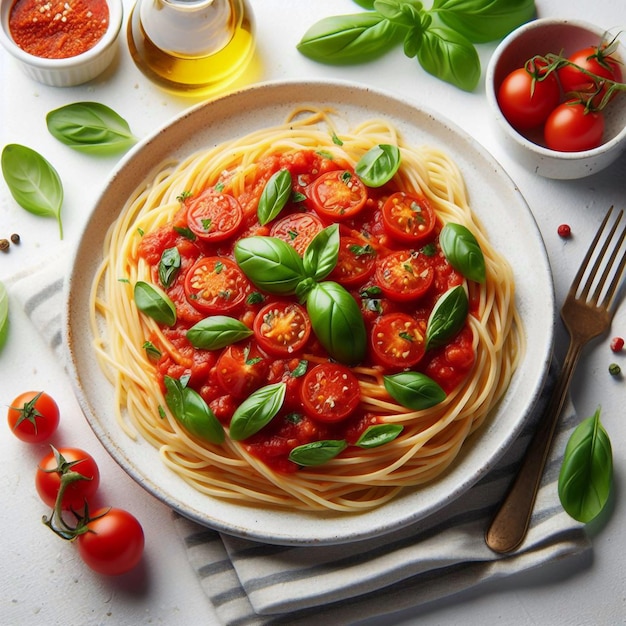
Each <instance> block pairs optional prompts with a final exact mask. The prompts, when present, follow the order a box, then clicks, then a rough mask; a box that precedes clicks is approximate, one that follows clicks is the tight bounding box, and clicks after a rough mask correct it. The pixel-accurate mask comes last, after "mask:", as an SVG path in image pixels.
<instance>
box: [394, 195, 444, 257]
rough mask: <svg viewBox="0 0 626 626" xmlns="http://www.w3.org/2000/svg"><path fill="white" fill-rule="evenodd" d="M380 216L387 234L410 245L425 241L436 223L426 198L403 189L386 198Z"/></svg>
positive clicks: (433, 212)
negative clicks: (405, 191)
mask: <svg viewBox="0 0 626 626" xmlns="http://www.w3.org/2000/svg"><path fill="white" fill-rule="evenodd" d="M382 217H383V224H384V226H385V230H386V231H387V234H388V235H390V236H391V237H393V238H394V239H396V240H399V241H402V242H404V243H408V244H412V245H417V244H421V243H423V242H425V241H426V240H427V239H428V238H429V237H430V236H431V235H432V233H433V230H434V228H435V225H436V223H437V217H436V216H435V211H434V210H433V208H432V206H431V204H430V202H429V201H428V200H427V199H426V198H424V197H423V196H418V195H415V194H408V193H404V192H403V191H399V192H397V193H394V194H392V195H391V196H389V198H387V200H386V201H385V204H384V205H383V210H382Z"/></svg>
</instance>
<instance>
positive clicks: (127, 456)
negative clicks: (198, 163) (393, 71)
mask: <svg viewBox="0 0 626 626" xmlns="http://www.w3.org/2000/svg"><path fill="white" fill-rule="evenodd" d="M303 103H309V104H314V105H326V106H328V105H331V106H332V107H334V108H335V109H336V111H337V112H338V113H339V114H340V116H341V117H342V118H345V120H346V121H347V123H348V125H349V126H352V125H354V124H356V123H358V122H360V121H362V120H365V119H371V118H372V117H375V116H383V117H385V118H387V119H390V120H391V121H392V122H393V123H394V124H395V125H396V126H397V127H398V128H399V129H400V131H401V133H402V135H403V137H404V139H405V140H406V141H407V142H408V143H411V144H414V145H420V144H429V145H434V146H439V147H441V148H442V149H444V150H445V151H447V152H448V154H450V155H451V156H452V157H453V158H454V159H455V160H456V162H457V164H458V165H459V167H460V169H461V172H462V173H463V176H464V178H465V182H466V184H467V188H468V191H469V197H470V202H471V205H472V207H473V210H474V211H475V213H476V214H477V215H478V216H479V217H480V219H481V220H482V222H483V224H484V226H485V228H486V229H487V232H488V235H489V237H490V239H491V241H492V242H493V243H494V244H495V246H496V247H497V248H499V249H500V250H501V251H502V252H503V253H504V255H505V256H506V258H508V260H509V262H510V263H511V264H512V266H513V268H514V272H515V279H516V283H517V296H516V297H517V306H518V307H519V310H520V312H521V317H522V319H523V323H524V332H525V334H526V338H527V342H528V349H527V353H526V355H525V357H524V360H523V361H522V363H521V364H520V366H519V368H518V370H517V372H516V373H515V376H514V377H513V380H512V382H511V385H510V388H509V390H508V392H507V394H506V396H505V397H504V399H503V401H502V403H501V406H500V408H499V410H498V412H497V414H496V415H495V416H494V418H493V419H491V420H489V421H488V422H487V423H485V424H484V426H483V427H482V429H481V430H480V431H479V432H478V433H476V435H475V436H473V437H472V438H471V439H470V440H468V441H467V443H466V445H465V446H464V448H463V450H462V452H461V454H460V456H459V457H458V459H457V460H456V461H455V463H454V464H453V467H452V468H450V469H449V471H447V472H446V473H445V474H444V475H443V476H442V477H441V478H440V479H438V480H436V481H435V482H433V483H432V484H430V485H427V486H424V487H420V488H416V489H415V490H412V491H407V492H406V493H404V495H401V496H400V497H398V498H396V499H395V500H393V501H392V502H391V503H389V504H386V505H384V506H383V507H381V508H379V509H377V510H374V511H369V512H366V513H360V514H358V515H353V514H350V515H348V514H336V513H319V514H316V513H306V512H301V511H290V512H276V511H271V510H264V509H262V508H251V507H250V508H248V507H243V506H240V505H236V504H232V503H228V502H224V501H221V500H217V499H213V498H211V497H208V496H206V495H202V494H200V493H198V492H197V491H196V490H194V489H193V488H192V487H191V486H189V485H188V484H187V483H185V482H184V481H183V480H182V479H180V478H179V477H178V476H177V475H176V474H174V473H173V472H172V471H171V470H169V469H167V468H166V467H165V465H163V463H162V462H161V461H160V459H159V456H158V452H157V450H156V449H154V448H153V447H151V446H150V445H149V444H148V443H147V442H145V441H144V440H142V439H138V440H137V441H133V440H131V439H130V438H129V437H128V436H127V435H125V434H124V433H123V432H122V431H121V430H120V429H119V427H118V426H117V424H116V423H115V418H114V411H113V406H114V399H113V390H112V387H111V385H110V384H109V383H108V382H107V380H106V379H105V377H104V376H103V374H102V373H101V371H100V368H99V366H98V364H97V362H96V358H95V355H94V351H93V349H92V345H91V341H92V338H91V336H90V335H91V333H90V330H89V307H88V299H89V290H90V285H91V282H92V279H93V276H94V273H95V270H96V267H97V265H98V263H99V262H100V260H101V256H100V255H101V250H102V243H103V238H104V236H105V232H106V230H107V228H108V227H109V225H110V224H111V223H112V222H113V221H114V220H115V219H116V217H117V216H118V212H119V210H121V208H122V207H123V205H124V203H125V202H126V200H127V198H128V197H129V196H131V195H132V193H133V191H134V190H135V189H136V188H137V187H138V185H140V183H141V181H143V180H146V179H147V178H148V177H149V175H150V174H151V172H153V171H154V170H155V168H157V167H158V166H159V165H160V164H162V163H163V162H164V161H166V160H168V161H169V160H171V159H172V158H176V159H178V158H182V157H186V156H188V155H189V154H190V153H191V152H194V151H196V150H198V149H200V148H203V147H207V146H213V145H215V144H218V143H221V142H223V141H226V140H230V139H233V138H236V137H238V136H241V135H243V134H245V133H248V132H252V131H254V130H257V129H259V128H264V127H267V126H271V125H274V124H277V123H281V122H283V121H284V120H285V118H286V117H287V115H288V113H289V112H290V111H291V110H292V109H293V108H294V107H295V106H297V105H300V104H303ZM67 296H68V297H67V309H66V319H65V324H64V332H65V338H66V342H65V343H66V345H67V346H68V351H69V355H68V356H69V363H70V369H71V372H72V377H73V380H74V384H75V385H74V386H75V390H76V394H77V396H78V401H79V403H80V405H81V408H82V410H83V411H84V413H85V416H86V418H87V420H88V421H89V423H90V425H91V427H92V428H93V430H94V432H95V434H96V435H97V436H98V438H99V439H100V441H101V442H102V444H103V445H104V447H105V448H106V449H107V450H108V451H109V453H110V454H111V455H112V456H113V457H114V458H115V460H116V461H117V462H118V463H119V464H120V465H121V466H122V467H123V468H124V469H125V470H126V471H127V472H128V473H129V474H130V475H131V476H132V477H133V478H134V479H135V480H136V481H137V482H138V483H139V484H140V485H141V486H142V487H144V488H145V489H147V490H148V491H149V492H150V493H152V494H153V495H154V496H156V497H157V498H159V499H160V500H162V501H163V502H165V503H166V504H168V505H169V506H171V507H172V508H173V509H175V510H176V511H178V512H180V513H181V514H182V515H184V516H186V517H188V518H190V519H193V520H195V521H197V522H200V523H202V524H205V525H207V526H210V527H212V528H215V529H217V530H220V531H223V532H226V533H230V534H233V535H237V536H241V537H247V538H251V539H256V540H259V541H266V542H272V543H280V544H292V545H306V544H316V545H320V544H330V543H342V542H349V541H356V540H359V539H364V538H367V537H372V536H374V535H380V534H383V533H387V532H390V531H392V530H395V529H398V528H400V527H403V526H406V525H408V524H411V523H413V522H416V521H418V520H420V519H422V518H424V517H425V516H427V515H429V514H431V513H433V512H435V511H437V510H438V509H439V508H441V507H442V506H443V505H444V504H446V503H448V502H450V501H451V500H452V499H454V498H456V497H458V496H459V495H460V494H462V493H463V492H465V491H466V490H467V489H469V488H470V487H471V486H472V485H473V484H474V483H475V482H476V481H477V480H478V479H479V478H481V477H482V476H483V475H484V474H485V473H486V472H487V471H489V469H490V468H491V467H492V466H493V465H494V463H495V462H496V461H497V460H498V459H499V458H500V457H501V456H502V455H503V454H504V452H505V451H506V450H507V448H508V447H509V445H510V444H511V443H512V442H513V440H514V439H515V437H516V436H517V435H518V433H519V431H520V429H521V428H522V426H523V425H524V422H525V421H526V418H527V417H528V415H529V413H530V411H531V409H532V407H533V405H534V404H535V401H536V400H537V397H538V395H539V394H540V392H541V389H542V387H543V384H544V380H545V377H546V374H547V369H548V365H549V361H550V356H551V350H552V341H553V334H554V319H555V314H554V311H555V308H554V294H553V286H552V280H551V274H550V269H549V265H548V260H547V255H546V252H545V248H544V246H543V241H542V239H541V237H540V234H539V231H538V229H537V225H536V223H535V221H534V218H533V216H532V214H531V213H530V210H529V208H528V206H527V205H526V203H525V201H524V199H523V198H522V196H521V195H520V193H519V191H518V190H517V187H516V186H515V184H514V183H513V182H512V181H511V180H510V178H509V177H508V176H507V175H506V173H505V172H504V171H503V170H502V168H501V167H500V166H499V165H498V163H497V162H495V161H494V159H493V158H492V157H491V156H490V155H489V154H488V153H487V152H486V151H485V150H484V149H483V148H482V147H481V146H480V145H479V144H477V143H476V142H475V141H474V140H473V139H472V138H471V137H470V136H469V135H467V134H466V133H465V132H463V131H462V130H461V129H459V128H458V127H456V126H455V125H454V124H452V123H451V122H449V121H446V120H443V119H441V117H440V116H438V115H437V114H435V113H434V112H430V111H426V110H423V109H419V108H416V107H415V106H414V105H413V104H411V103H410V102H408V101H405V100H400V99H397V98H395V97H390V96H389V95H386V94H384V93H381V92H378V91H373V90H371V89H368V88H365V87H362V86H357V85H353V84H348V83H343V82H315V83H311V82H280V83H278V82H277V83H266V84H262V85H259V86H256V87H252V88H250V89H246V90H243V91H240V92H237V93H234V94H231V95H228V96H225V97H223V98H220V99H218V100H214V101H211V102H207V103H205V104H202V105H200V106H198V107H195V108H193V109H191V110H190V111H188V112H186V113H185V114H183V115H181V116H179V117H178V118H176V119H175V120H174V121H173V122H172V123H170V124H169V125H167V126H165V127H164V128H162V129H161V130H160V131H158V132H157V133H156V134H154V135H153V136H152V137H151V138H149V139H147V140H146V141H144V142H142V143H141V144H140V145H138V146H137V147H136V148H135V149H134V150H133V151H132V152H130V153H129V154H128V155H127V157H126V158H125V159H124V160H123V161H122V162H121V164H120V165H119V167H118V168H117V169H116V171H115V172H114V174H113V176H112V178H111V179H110V181H109V182H108V185H107V186H106V188H105V190H104V192H103V194H102V195H101V197H100V198H99V200H98V202H97V204H96V206H95V209H94V211H93V214H92V216H91V218H90V220H89V222H88V223H87V225H86V228H85V231H84V233H83V236H82V239H81V242H80V245H79V247H78V249H77V251H76V257H75V260H74V264H73V270H72V272H71V275H70V279H69V281H68V291H67Z"/></svg>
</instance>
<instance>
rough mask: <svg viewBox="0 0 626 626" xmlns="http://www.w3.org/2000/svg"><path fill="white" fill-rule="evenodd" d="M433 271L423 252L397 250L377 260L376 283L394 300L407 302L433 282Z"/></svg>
mask: <svg viewBox="0 0 626 626" xmlns="http://www.w3.org/2000/svg"><path fill="white" fill-rule="evenodd" d="M434 277H435V271H434V269H433V267H432V265H431V263H430V261H429V260H428V258H427V257H426V256H425V255H424V254H420V253H418V252H411V251H409V250H399V251H398V252H392V253H391V254H389V255H387V256H385V257H383V258H381V259H379V260H378V262H377V264H376V283H377V285H378V286H379V287H380V288H381V289H382V291H383V293H384V294H385V295H386V296H387V297H388V298H389V299H390V300H394V301H396V302H408V301H409V300H416V299H417V298H419V297H421V296H423V295H424V294H425V293H426V292H427V291H428V289H429V288H430V286H431V285H432V283H433V279H434Z"/></svg>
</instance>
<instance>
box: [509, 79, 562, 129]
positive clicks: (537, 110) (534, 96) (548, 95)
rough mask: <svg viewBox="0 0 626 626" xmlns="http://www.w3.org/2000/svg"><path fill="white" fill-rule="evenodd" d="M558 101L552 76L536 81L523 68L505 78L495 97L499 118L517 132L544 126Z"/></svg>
mask: <svg viewBox="0 0 626 626" xmlns="http://www.w3.org/2000/svg"><path fill="white" fill-rule="evenodd" d="M538 71H539V72H540V71H541V70H538ZM559 99H560V89H559V83H558V81H557V79H556V76H555V75H554V73H551V74H548V75H547V76H545V77H543V78H541V80H539V78H536V79H535V78H534V77H533V76H532V75H531V74H530V73H529V72H527V71H526V69H525V68H524V67H520V68H518V69H516V70H513V71H512V72H511V73H510V74H508V75H507V76H506V77H505V79H504V80H503V81H502V84H501V85H500V88H499V89H498V96H497V100H498V106H499V107H500V110H501V111H502V115H504V117H505V118H506V120H507V121H508V122H509V124H511V126H513V128H515V129H516V130H528V129H530V128H535V127H537V126H540V125H541V124H543V123H544V122H545V121H546V119H547V118H548V115H550V112H551V111H552V110H553V109H554V108H555V107H556V106H557V105H558V103H559Z"/></svg>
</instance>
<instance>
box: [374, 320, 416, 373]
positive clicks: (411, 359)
mask: <svg viewBox="0 0 626 626" xmlns="http://www.w3.org/2000/svg"><path fill="white" fill-rule="evenodd" d="M424 332H425V331H424V329H423V324H422V323H421V322H419V321H418V320H416V319H415V318H413V317H411V316H410V315H408V314H406V313H387V314H386V315H381V316H380V317H379V318H378V319H377V320H376V321H375V322H374V325H373V327H372V334H371V344H372V353H373V356H374V359H375V360H376V361H377V362H378V363H379V364H380V365H382V366H383V367H390V368H393V369H403V368H406V367H413V366H414V365H417V363H419V362H420V361H421V359H422V357H423V356H424V352H425V350H426V341H425V334H424Z"/></svg>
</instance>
